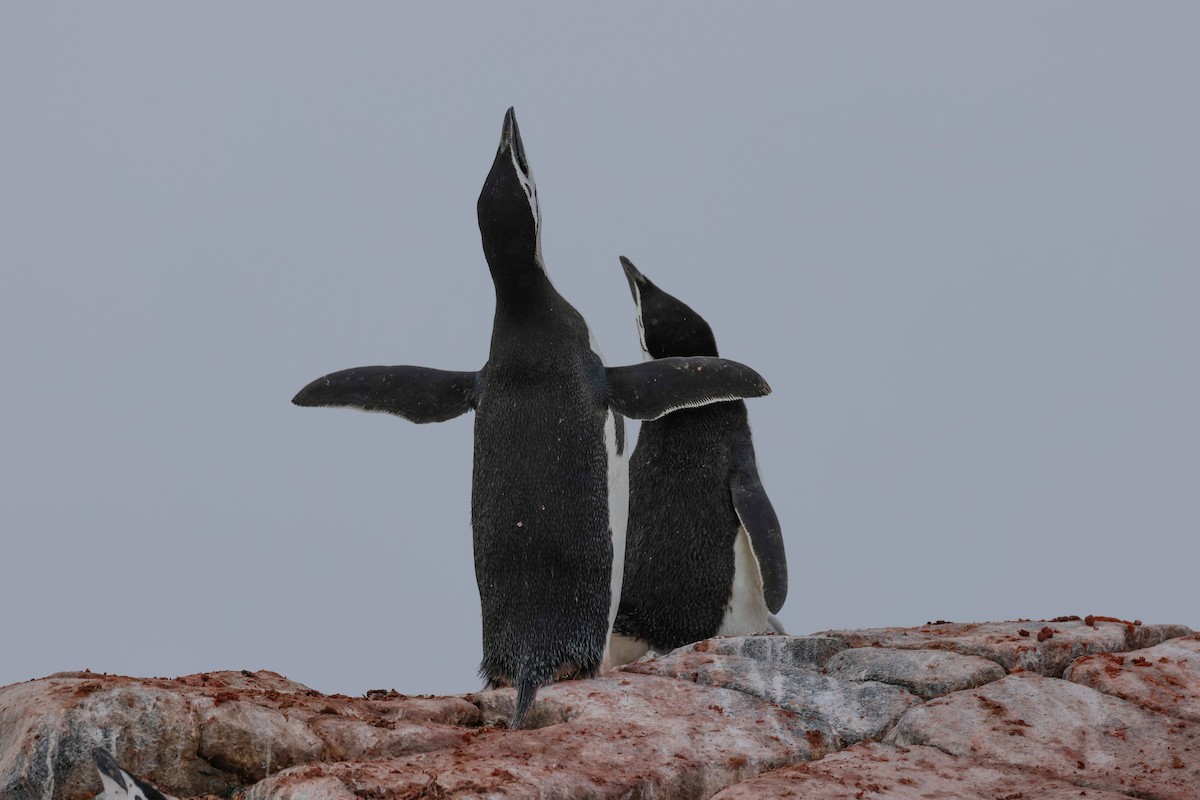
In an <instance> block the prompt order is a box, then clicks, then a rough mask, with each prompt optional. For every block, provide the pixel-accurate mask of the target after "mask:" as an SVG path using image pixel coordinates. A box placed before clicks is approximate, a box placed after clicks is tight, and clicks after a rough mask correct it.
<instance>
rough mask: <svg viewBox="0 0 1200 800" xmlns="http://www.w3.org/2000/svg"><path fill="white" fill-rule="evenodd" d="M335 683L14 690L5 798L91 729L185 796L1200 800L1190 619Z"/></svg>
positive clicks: (37, 782) (113, 681)
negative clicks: (354, 694) (509, 684)
mask: <svg viewBox="0 0 1200 800" xmlns="http://www.w3.org/2000/svg"><path fill="white" fill-rule="evenodd" d="M512 706H513V692H512V690H499V691H488V692H479V693H476V694H468V695H462V696H457V697H408V696H402V695H398V694H395V693H394V692H384V691H379V692H369V693H368V694H367V696H366V697H358V698H351V697H345V696H341V695H322V694H320V693H318V692H315V691H313V690H311V689H309V688H307V687H305V686H302V685H300V684H297V683H294V682H292V681H289V680H287V679H286V678H283V677H281V676H279V675H276V674H274V673H271V672H254V673H252V672H244V671H243V672H216V673H209V674H205V675H189V676H186V677H182V678H176V679H172V680H167V679H158V678H155V679H135V678H125V677H118V676H111V675H96V674H92V673H89V672H83V673H59V674H57V675H52V676H50V677H48V678H42V679H40V680H35V681H28V682H26V683H20V684H14V685H12V686H8V687H5V688H3V689H0V797H2V798H4V799H5V800H10V799H11V800H34V799H35V798H36V799H37V800H45V799H47V798H51V799H53V800H57V799H58V798H61V799H62V800H84V798H89V800H90V798H92V797H94V796H95V795H96V793H97V792H99V791H100V781H99V778H98V776H97V774H96V771H95V769H94V768H93V766H92V761H91V758H90V751H91V748H92V747H95V746H102V747H106V748H108V749H109V750H110V751H111V752H112V753H113V754H114V755H115V756H116V758H117V760H118V761H120V762H121V764H122V766H124V767H125V768H126V769H127V770H129V771H130V772H133V773H135V774H138V775H140V776H141V777H143V778H146V779H148V780H150V781H152V782H153V783H155V784H157V785H158V786H159V787H161V788H162V789H163V790H165V791H167V792H169V793H172V794H175V795H177V796H179V797H199V796H206V795H207V796H217V797H231V796H237V797H241V798H243V800H352V798H353V799H355V800H363V799H365V798H370V799H371V800H401V799H402V798H412V799H414V800H415V798H451V797H454V798H467V797H486V798H501V797H503V798H510V799H513V798H563V799H564V800H566V799H567V798H614V799H615V798H657V799H658V800H668V799H670V798H680V799H681V800H683V799H686V800H692V799H693V798H708V797H717V798H722V799H723V800H729V799H730V798H778V797H805V798H826V797H828V798H833V797H839V798H842V797H855V798H871V797H876V798H884V797H887V798H927V797H961V798H988V800H993V799H994V798H1022V797H1024V798H1031V797H1046V798H1067V797H1071V798H1077V797H1086V798H1092V799H1093V800H1094V799H1095V798H1104V799H1106V798H1117V797H1139V798H1163V799H1164V800H1165V799H1166V798H1171V799H1173V800H1176V799H1177V800H1200V636H1197V635H1193V634H1192V632H1191V631H1190V630H1189V629H1187V628H1184V627H1182V626H1177V625H1142V624H1140V623H1133V622H1124V621H1121V620H1113V619H1110V618H1101V617H1087V618H1085V619H1079V618H1077V617H1072V618H1059V619H1056V620H1050V621H1040V622H1028V621H1021V622H1003V623H981V624H961V623H936V624H928V625H925V626H922V627H919V628H884V629H874V630H865V631H826V632H824V633H821V634H818V635H815V636H800V637H793V636H745V637H732V638H726V639H710V640H708V641H705V642H699V643H697V644H694V645H690V646H688V647H684V648H680V649H679V650H676V651H674V652H672V653H669V654H666V655H663V656H658V657H648V658H646V659H643V660H641V661H639V662H637V663H636V664H632V665H629V666H627V667H625V668H624V669H622V670H620V671H617V672H613V673H610V674H608V675H605V676H603V677H601V678H598V679H595V680H589V681H569V682H564V683H559V684H555V685H553V686H549V687H546V688H545V689H543V690H542V692H541V693H539V695H538V701H537V704H536V706H535V707H534V709H533V711H532V712H531V714H530V717H529V718H528V719H527V724H528V725H530V726H531V727H530V728H529V729H527V730H521V731H509V730H506V729H504V728H503V727H502V723H503V722H504V720H505V719H507V717H508V716H509V715H510V714H511V713H512Z"/></svg>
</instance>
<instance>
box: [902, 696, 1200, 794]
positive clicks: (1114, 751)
mask: <svg viewBox="0 0 1200 800" xmlns="http://www.w3.org/2000/svg"><path fill="white" fill-rule="evenodd" d="M885 741H887V742H888V743H889V744H895V745H900V746H911V745H930V746H932V747H936V748H938V749H940V750H943V751H945V752H947V753H950V754H951V755H956V756H962V757H964V758H971V759H974V760H978V761H982V762H987V763H996V764H1005V765H1009V766H1013V767H1022V768H1026V769H1036V770H1040V771H1042V772H1044V773H1046V774H1049V775H1053V776H1054V777H1055V778H1058V779H1059V780H1064V781H1067V782H1070V783H1075V784H1078V785H1080V786H1085V787H1089V788H1096V789H1104V790H1107V791H1114V792H1127V793H1136V794H1137V796H1139V797H1147V798H1158V799H1160V800H1195V798H1196V796H1197V795H1196V792H1197V787H1200V725H1198V724H1196V723H1191V722H1184V721H1181V720H1178V719H1175V718H1173V717H1169V716H1166V715H1165V714H1159V713H1156V712H1153V711H1148V710H1146V709H1143V708H1140V707H1138V706H1137V705H1135V704H1133V703H1130V702H1127V701H1125V700H1120V699H1118V698H1115V697H1110V696H1109V695H1106V694H1101V693H1100V692H1097V691H1096V690H1094V689H1089V688H1087V687H1086V686H1080V685H1079V684H1076V683H1071V682H1069V681H1064V680H1060V679H1056V678H1043V677H1041V676H1037V675H1029V674H1024V675H1009V676H1008V677H1006V678H1002V679H1001V680H998V681H996V682H994V683H989V684H987V685H986V686H981V687H979V688H978V689H972V690H970V691H965V692H955V693H954V694H951V695H947V696H945V697H940V698H937V699H936V700H930V701H929V702H928V703H925V704H924V705H922V706H919V707H917V708H914V709H912V710H910V711H909V712H908V713H907V714H905V715H904V716H903V717H902V718H901V719H900V722H899V723H898V724H897V725H896V728H895V729H894V730H893V731H892V733H891V734H889V736H888V738H887V739H886V740H885Z"/></svg>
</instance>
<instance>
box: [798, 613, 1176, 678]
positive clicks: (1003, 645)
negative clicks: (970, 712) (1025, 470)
mask: <svg viewBox="0 0 1200 800" xmlns="http://www.w3.org/2000/svg"><path fill="white" fill-rule="evenodd" d="M1191 632H1192V631H1191V629H1190V628H1186V627H1184V626H1183V625H1143V624H1142V623H1141V622H1140V621H1134V622H1126V621H1124V620H1116V619H1113V618H1112V617H1093V616H1088V617H1085V618H1080V617H1075V616H1072V617H1056V618H1055V619H1051V620H1038V621H1033V620H1018V621H1016V622H931V623H926V624H925V625H923V626H921V627H919V628H866V629H864V630H857V631H824V632H822V633H821V634H818V635H820V636H832V637H834V638H836V639H841V640H842V641H844V642H846V644H848V645H850V646H851V647H890V648H895V649H898V650H953V651H954V652H956V653H962V654H963V655H968V656H979V657H981V658H987V659H990V660H992V661H995V662H996V663H997V664H999V665H1000V666H1002V667H1004V670H1005V671H1006V672H1014V671H1016V670H1025V671H1026V672H1033V673H1036V674H1038V675H1047V676H1050V677H1054V678H1057V677H1059V676H1061V675H1062V674H1063V670H1065V669H1066V668H1067V666H1068V665H1069V664H1070V663H1071V662H1072V661H1074V660H1075V659H1077V658H1079V657H1080V656H1085V655H1090V654H1092V653H1124V652H1128V651H1130V650H1139V649H1142V648H1145V647H1151V646H1153V645H1156V644H1159V643H1161V642H1164V641H1166V640H1167V639H1171V638H1174V637H1176V636H1186V635H1187V634H1189V633H1191Z"/></svg>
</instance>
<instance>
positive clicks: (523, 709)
mask: <svg viewBox="0 0 1200 800" xmlns="http://www.w3.org/2000/svg"><path fill="white" fill-rule="evenodd" d="M539 686H541V684H540V683H539V682H538V681H534V680H530V679H529V678H525V679H524V680H522V681H521V682H520V683H519V684H518V685H517V708H516V710H515V711H514V712H513V717H512V721H511V722H509V723H508V728H509V730H514V731H515V730H517V729H518V728H520V727H521V723H522V722H524V721H525V715H526V714H527V713H528V712H529V708H530V706H532V705H533V698H534V697H536V696H537V690H538V687H539Z"/></svg>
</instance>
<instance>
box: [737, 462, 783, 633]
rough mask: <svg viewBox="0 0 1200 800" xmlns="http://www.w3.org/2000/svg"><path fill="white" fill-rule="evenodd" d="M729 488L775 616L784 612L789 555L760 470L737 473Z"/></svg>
mask: <svg viewBox="0 0 1200 800" xmlns="http://www.w3.org/2000/svg"><path fill="white" fill-rule="evenodd" d="M729 488H730V492H731V494H732V495H733V509H734V511H736V512H737V515H738V521H740V522H741V523H742V527H743V528H745V529H746V534H747V535H748V536H749V537H750V549H751V550H752V551H754V557H755V558H756V559H757V560H758V571H759V573H760V574H761V575H762V580H763V599H764V600H766V602H767V610H768V611H770V612H771V613H772V614H776V613H778V612H779V609H781V608H783V601H784V600H786V599H787V589H788V575H787V553H786V552H785V551H784V549H783V533H782V531H780V529H779V518H778V517H777V516H775V509H774V508H773V507H772V506H771V501H770V500H769V499H768V498H767V492H766V490H765V489H763V485H762V482H761V481H760V480H759V478H758V470H750V471H749V472H746V471H738V472H735V473H734V475H733V478H732V480H731V482H730V487H729Z"/></svg>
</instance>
